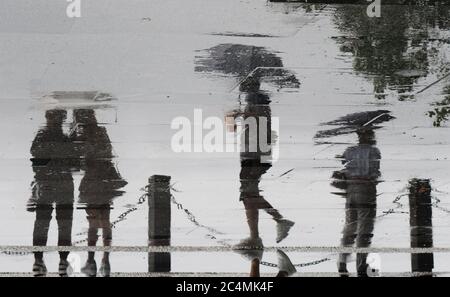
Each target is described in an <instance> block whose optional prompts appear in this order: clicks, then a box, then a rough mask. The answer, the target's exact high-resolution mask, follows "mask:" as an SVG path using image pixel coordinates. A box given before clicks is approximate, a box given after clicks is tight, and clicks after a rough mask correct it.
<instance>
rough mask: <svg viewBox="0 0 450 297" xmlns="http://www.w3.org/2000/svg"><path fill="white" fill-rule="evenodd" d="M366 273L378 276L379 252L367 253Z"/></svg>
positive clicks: (379, 266) (379, 269)
mask: <svg viewBox="0 0 450 297" xmlns="http://www.w3.org/2000/svg"><path fill="white" fill-rule="evenodd" d="M367 265H368V267H367V275H368V276H370V277H376V276H380V271H381V257H380V255H379V254H369V255H368V256H367Z"/></svg>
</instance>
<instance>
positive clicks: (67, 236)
mask: <svg viewBox="0 0 450 297" xmlns="http://www.w3.org/2000/svg"><path fill="white" fill-rule="evenodd" d="M56 221H57V222H58V246H71V245H72V221H73V206H72V205H71V204H57V205H56ZM68 255H69V252H60V253H59V256H60V258H61V259H64V260H66V259H67V256H68Z"/></svg>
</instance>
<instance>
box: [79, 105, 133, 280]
mask: <svg viewBox="0 0 450 297" xmlns="http://www.w3.org/2000/svg"><path fill="white" fill-rule="evenodd" d="M74 128H75V129H74V131H73V133H72V135H71V139H72V141H74V142H75V143H77V144H78V145H79V146H80V147H81V152H82V159H83V162H82V169H83V170H84V171H85V174H84V177H83V179H82V181H81V183H80V188H79V190H80V196H79V202H80V204H82V205H83V206H84V207H85V210H86V214H87V220H88V224H89V227H88V245H89V246H95V245H96V244H97V240H98V231H99V229H101V230H102V232H103V234H102V235H103V245H104V246H110V245H111V241H112V230H111V222H110V210H111V206H112V202H113V200H114V199H115V198H116V197H118V196H121V195H122V194H123V191H121V190H119V189H120V188H122V187H124V186H125V185H126V184H127V182H126V181H124V180H123V179H122V177H121V176H120V174H119V172H118V171H117V170H116V168H115V166H114V163H113V161H112V159H113V153H112V145H111V141H110V140H109V137H108V134H107V132H106V129H105V128H104V127H100V126H99V125H98V122H97V119H96V116H95V112H94V110H92V109H77V110H74ZM82 271H83V273H85V274H87V275H89V276H96V275H97V264H96V262H95V253H94V252H88V259H87V262H86V265H85V266H84V267H83V269H82ZM110 271H111V268H110V263H109V252H104V254H103V258H102V263H101V267H100V272H101V274H102V275H104V276H109V274H110Z"/></svg>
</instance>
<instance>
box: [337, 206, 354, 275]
mask: <svg viewBox="0 0 450 297" xmlns="http://www.w3.org/2000/svg"><path fill="white" fill-rule="evenodd" d="M357 226H358V212H357V210H356V209H355V208H353V207H352V206H346V210H345V225H344V229H343V231H342V239H341V246H342V247H351V246H352V245H353V244H354V243H355V238H356V230H357ZM349 256H350V254H349V253H341V254H339V263H338V265H339V267H338V269H339V272H347V261H348V257H349Z"/></svg>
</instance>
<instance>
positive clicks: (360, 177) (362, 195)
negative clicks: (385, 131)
mask: <svg viewBox="0 0 450 297" xmlns="http://www.w3.org/2000/svg"><path fill="white" fill-rule="evenodd" d="M357 134H358V145H356V146H353V147H349V148H347V150H346V151H345V152H344V154H343V159H344V161H343V162H344V164H345V169H344V170H342V171H339V172H335V173H334V177H335V178H338V179H339V180H338V181H335V183H334V185H335V186H337V187H340V188H344V189H346V204H345V226H344V230H343V237H342V241H341V244H342V246H344V247H350V246H352V245H353V244H354V243H355V242H356V247H358V248H366V247H369V246H370V244H371V240H372V237H373V229H374V224H375V216H376V200H377V189H376V185H377V179H378V177H379V176H380V159H381V154H380V151H379V150H378V148H376V147H375V143H376V142H375V134H374V132H373V129H370V128H360V129H359V130H358V131H357ZM367 255H368V254H367V253H358V254H357V258H356V269H357V273H358V276H367V273H368V270H367V269H368V268H369V265H368V264H367ZM348 256H349V254H340V255H339V262H338V269H339V272H340V273H341V275H343V276H345V275H347V274H348V271H347V261H348Z"/></svg>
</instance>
